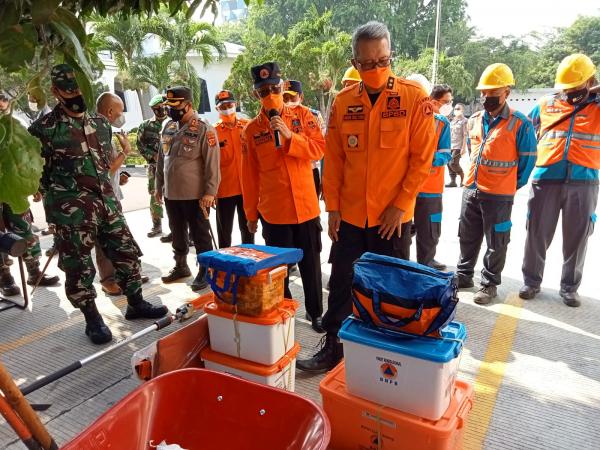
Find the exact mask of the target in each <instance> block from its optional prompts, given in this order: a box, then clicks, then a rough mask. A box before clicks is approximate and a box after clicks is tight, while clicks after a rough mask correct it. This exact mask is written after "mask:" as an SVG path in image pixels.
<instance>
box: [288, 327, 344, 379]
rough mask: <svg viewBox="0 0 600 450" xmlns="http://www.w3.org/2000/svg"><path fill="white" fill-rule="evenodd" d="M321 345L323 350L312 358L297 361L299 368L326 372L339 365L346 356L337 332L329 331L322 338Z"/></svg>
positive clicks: (313, 371)
mask: <svg viewBox="0 0 600 450" xmlns="http://www.w3.org/2000/svg"><path fill="white" fill-rule="evenodd" d="M319 345H320V346H321V350H319V351H318V352H317V353H316V354H315V355H314V356H313V357H312V358H310V359H300V360H298V361H296V367H297V368H298V369H300V370H302V371H304V372H310V373H325V372H327V371H329V370H331V369H333V368H334V367H335V366H337V365H338V363H339V362H340V361H341V360H342V358H343V357H344V347H343V346H342V343H341V342H339V341H338V338H337V336H336V335H335V334H332V333H327V334H326V335H325V336H323V337H322V338H321V341H320V342H319Z"/></svg>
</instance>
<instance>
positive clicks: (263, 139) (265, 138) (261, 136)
mask: <svg viewBox="0 0 600 450" xmlns="http://www.w3.org/2000/svg"><path fill="white" fill-rule="evenodd" d="M252 139H254V144H256V145H261V144H265V143H267V142H269V141H272V140H273V136H271V133H269V132H268V131H266V132H264V133H257V134H255V135H254V136H252Z"/></svg>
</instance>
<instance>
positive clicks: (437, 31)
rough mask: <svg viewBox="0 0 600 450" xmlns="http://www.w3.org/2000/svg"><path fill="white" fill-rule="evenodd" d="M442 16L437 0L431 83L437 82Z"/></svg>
mask: <svg viewBox="0 0 600 450" xmlns="http://www.w3.org/2000/svg"><path fill="white" fill-rule="evenodd" d="M441 17H442V0H437V5H436V16H435V42H434V48H433V64H432V67H431V84H432V85H434V84H437V71H438V70H437V69H438V59H439V51H440V50H439V49H440V21H441Z"/></svg>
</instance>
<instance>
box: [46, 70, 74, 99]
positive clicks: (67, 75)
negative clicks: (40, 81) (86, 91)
mask: <svg viewBox="0 0 600 450" xmlns="http://www.w3.org/2000/svg"><path fill="white" fill-rule="evenodd" d="M50 79H51V80H52V85H53V86H56V87H57V88H58V89H60V90H61V91H64V92H68V93H72V92H74V91H76V90H78V89H79V85H78V84H77V80H76V79H75V71H74V70H73V68H72V67H71V66H69V65H68V64H58V65H56V66H54V67H53V68H52V71H51V72H50Z"/></svg>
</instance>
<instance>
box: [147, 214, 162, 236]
mask: <svg viewBox="0 0 600 450" xmlns="http://www.w3.org/2000/svg"><path fill="white" fill-rule="evenodd" d="M159 234H162V221H161V220H160V218H153V219H152V229H151V230H150V231H149V232H148V234H147V235H146V236H148V237H149V238H153V237H155V236H158V235H159Z"/></svg>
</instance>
